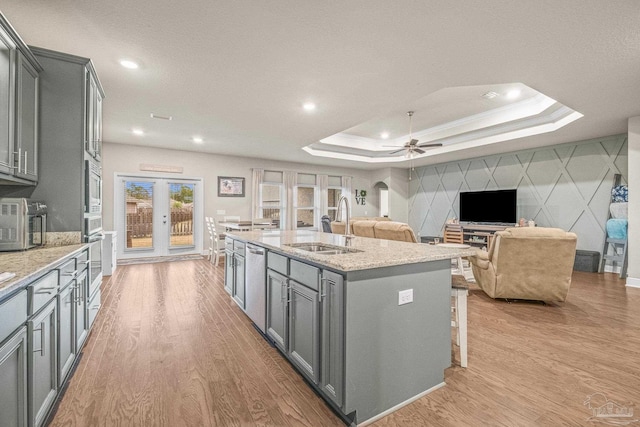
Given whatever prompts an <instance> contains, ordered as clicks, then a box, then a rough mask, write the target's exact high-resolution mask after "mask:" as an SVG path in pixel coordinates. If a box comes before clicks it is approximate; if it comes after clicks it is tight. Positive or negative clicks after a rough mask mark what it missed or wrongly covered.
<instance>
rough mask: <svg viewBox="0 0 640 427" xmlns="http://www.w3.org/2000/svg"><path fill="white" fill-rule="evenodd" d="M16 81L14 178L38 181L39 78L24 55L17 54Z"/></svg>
mask: <svg viewBox="0 0 640 427" xmlns="http://www.w3.org/2000/svg"><path fill="white" fill-rule="evenodd" d="M16 81H17V91H16V94H17V97H16V98H17V99H16V138H15V141H16V143H15V147H14V153H15V154H16V156H17V158H16V162H15V164H14V166H15V168H16V169H15V175H16V176H18V177H20V178H25V179H28V180H31V181H37V180H38V100H39V96H38V90H39V76H38V71H37V70H36V68H35V67H34V66H33V65H31V63H29V61H27V59H26V57H25V56H24V55H23V54H22V53H21V52H18V61H17V79H16Z"/></svg>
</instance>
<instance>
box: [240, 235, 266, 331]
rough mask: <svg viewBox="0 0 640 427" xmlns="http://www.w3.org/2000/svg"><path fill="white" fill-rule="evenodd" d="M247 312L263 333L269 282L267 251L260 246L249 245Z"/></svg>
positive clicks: (247, 258) (247, 257)
mask: <svg viewBox="0 0 640 427" xmlns="http://www.w3.org/2000/svg"><path fill="white" fill-rule="evenodd" d="M246 263H247V264H246V265H247V266H246V273H247V276H246V277H245V280H246V282H245V283H246V295H245V312H246V313H247V316H249V318H250V319H251V320H253V323H255V325H256V326H257V327H258V329H260V330H261V331H262V332H263V333H264V332H265V324H266V319H267V317H266V307H267V282H266V271H267V270H266V251H265V249H264V248H261V247H260V246H254V245H251V244H248V245H247V252H246Z"/></svg>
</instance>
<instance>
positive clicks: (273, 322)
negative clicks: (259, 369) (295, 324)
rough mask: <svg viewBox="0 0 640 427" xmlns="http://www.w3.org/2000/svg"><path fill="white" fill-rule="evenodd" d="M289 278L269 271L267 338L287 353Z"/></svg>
mask: <svg viewBox="0 0 640 427" xmlns="http://www.w3.org/2000/svg"><path fill="white" fill-rule="evenodd" d="M287 297H288V295H287V278H286V277H284V276H283V275H281V274H278V273H276V272H275V271H273V270H270V269H267V325H266V327H267V336H268V337H269V338H271V340H273V342H274V343H275V345H276V346H277V347H278V348H280V350H282V351H283V352H285V353H286V351H287V344H288V342H287V332H288V322H287Z"/></svg>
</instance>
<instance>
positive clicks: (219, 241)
mask: <svg viewBox="0 0 640 427" xmlns="http://www.w3.org/2000/svg"><path fill="white" fill-rule="evenodd" d="M205 222H206V223H207V230H208V231H209V261H210V262H211V263H212V264H213V265H215V266H217V265H218V264H219V262H220V255H221V254H223V253H224V233H220V232H219V231H218V228H217V227H216V220H215V219H214V218H213V217H205Z"/></svg>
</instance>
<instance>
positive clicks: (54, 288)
mask: <svg viewBox="0 0 640 427" xmlns="http://www.w3.org/2000/svg"><path fill="white" fill-rule="evenodd" d="M27 290H28V292H29V316H31V315H33V314H34V313H37V312H38V310H40V309H41V308H42V307H44V306H45V304H46V303H47V302H49V301H50V300H51V299H53V298H54V297H55V296H56V295H57V294H58V270H52V271H50V272H49V273H47V274H45V275H44V276H42V277H41V278H39V279H38V280H35V281H34V282H33V283H31V285H29V286H28V287H27Z"/></svg>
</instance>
